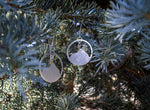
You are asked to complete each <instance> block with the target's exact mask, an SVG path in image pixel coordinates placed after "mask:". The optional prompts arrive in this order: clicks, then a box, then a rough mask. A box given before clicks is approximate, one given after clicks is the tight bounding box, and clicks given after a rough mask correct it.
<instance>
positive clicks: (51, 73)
mask: <svg viewBox="0 0 150 110" xmlns="http://www.w3.org/2000/svg"><path fill="white" fill-rule="evenodd" d="M50 55H53V56H56V57H57V58H58V60H59V61H60V66H61V70H59V69H58V68H57V66H56V65H55V63H54V62H53V61H50V60H49V61H48V60H47V57H48V58H49V56H50ZM44 59H45V61H46V62H47V65H46V66H45V65H44V63H43V61H44ZM43 65H44V66H43ZM39 71H40V75H41V77H42V78H43V79H44V80H45V81H46V82H50V83H52V82H56V81H57V80H59V78H60V77H61V75H62V73H63V62H62V60H61V58H60V57H59V56H58V55H57V54H56V53H47V54H45V55H44V56H43V57H42V58H41V60H40V64H39Z"/></svg>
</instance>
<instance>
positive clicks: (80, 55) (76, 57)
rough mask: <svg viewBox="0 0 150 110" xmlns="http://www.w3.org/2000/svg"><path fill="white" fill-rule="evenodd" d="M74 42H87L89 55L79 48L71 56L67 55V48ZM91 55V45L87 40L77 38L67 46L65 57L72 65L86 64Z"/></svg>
mask: <svg viewBox="0 0 150 110" xmlns="http://www.w3.org/2000/svg"><path fill="white" fill-rule="evenodd" d="M75 42H85V43H87V44H88V45H89V47H90V49H91V55H90V56H89V55H88V54H87V53H86V52H85V51H84V50H83V49H79V50H78V52H76V53H73V54H72V55H71V56H69V49H70V47H71V46H72V45H73V44H74V43H75ZM92 55H93V49H92V46H91V45H90V43H89V42H87V41H86V40H83V39H78V40H75V41H73V42H72V43H71V44H70V45H69V46H68V48H67V57H68V59H69V61H70V62H71V63H72V64H74V65H79V66H81V65H85V64H87V63H88V62H89V61H90V60H91V58H92Z"/></svg>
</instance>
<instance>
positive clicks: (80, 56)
mask: <svg viewBox="0 0 150 110" xmlns="http://www.w3.org/2000/svg"><path fill="white" fill-rule="evenodd" d="M90 59H91V58H90V57H89V55H88V54H87V53H86V52H85V51H84V50H82V49H80V50H79V51H78V52H77V53H73V54H72V55H71V56H70V61H71V62H72V63H73V64H75V65H85V64H87V63H88V62H89V61H90Z"/></svg>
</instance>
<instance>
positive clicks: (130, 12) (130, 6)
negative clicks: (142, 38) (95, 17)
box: [105, 0, 150, 42]
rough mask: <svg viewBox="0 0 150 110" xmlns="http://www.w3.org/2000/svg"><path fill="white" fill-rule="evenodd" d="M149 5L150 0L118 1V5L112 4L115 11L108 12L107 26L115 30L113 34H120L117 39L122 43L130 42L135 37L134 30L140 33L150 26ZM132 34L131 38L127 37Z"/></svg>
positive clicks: (109, 10)
mask: <svg viewBox="0 0 150 110" xmlns="http://www.w3.org/2000/svg"><path fill="white" fill-rule="evenodd" d="M149 4H150V1H149V0H144V1H143V0H138V1H136V0H126V1H122V0H117V4H115V3H113V2H111V5H112V8H113V9H108V10H107V12H106V15H105V16H106V26H107V27H110V28H114V29H115V30H114V31H113V32H116V33H117V34H118V35H117V36H116V37H115V39H119V41H120V42H123V40H128V39H130V38H132V37H133V35H134V34H133V33H134V32H132V31H133V30H136V31H138V30H141V29H142V28H144V27H147V25H149V19H148V15H149V13H150V8H149V6H148V5H149ZM130 32H132V34H131V36H130V35H129V36H125V35H126V34H127V33H130ZM123 37H125V38H123Z"/></svg>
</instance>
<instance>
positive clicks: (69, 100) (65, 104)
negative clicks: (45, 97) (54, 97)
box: [56, 94, 79, 110]
mask: <svg viewBox="0 0 150 110" xmlns="http://www.w3.org/2000/svg"><path fill="white" fill-rule="evenodd" d="M77 107H79V102H78V97H77V96H76V95H75V94H71V95H69V94H66V95H63V96H61V97H60V98H58V101H57V106H56V108H58V110H74V109H75V108H77Z"/></svg>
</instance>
